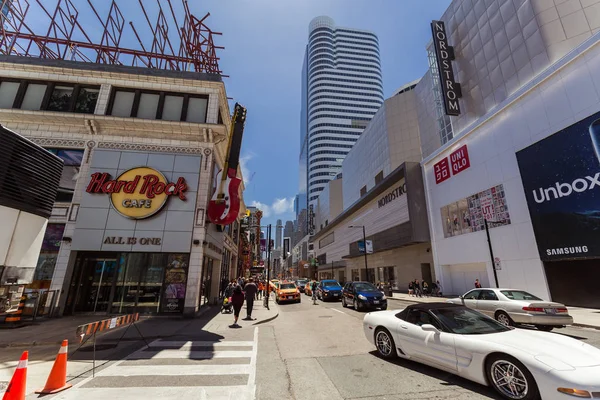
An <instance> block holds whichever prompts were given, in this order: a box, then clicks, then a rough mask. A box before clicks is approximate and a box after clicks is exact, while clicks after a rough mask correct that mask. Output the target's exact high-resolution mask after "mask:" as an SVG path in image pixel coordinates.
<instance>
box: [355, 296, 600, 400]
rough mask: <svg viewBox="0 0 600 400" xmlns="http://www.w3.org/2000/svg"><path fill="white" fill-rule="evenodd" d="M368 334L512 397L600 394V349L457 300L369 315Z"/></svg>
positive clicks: (382, 350) (386, 348)
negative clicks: (508, 321)
mask: <svg viewBox="0 0 600 400" xmlns="http://www.w3.org/2000/svg"><path fill="white" fill-rule="evenodd" d="M363 329H364V332H365V335H366V337H367V339H368V340H369V341H370V342H371V343H373V344H374V345H375V347H376V348H377V351H378V352H379V354H380V355H381V356H382V357H384V358H395V357H401V358H406V359H410V360H413V361H416V362H420V363H423V364H427V365H429V366H432V367H434V368H438V369H442V370H444V371H448V372H450V373H453V374H455V375H458V376H461V377H463V378H466V379H469V380H471V381H474V382H477V383H479V384H481V385H486V386H488V385H489V386H492V387H493V388H494V389H495V390H496V391H497V392H498V393H500V395H502V397H504V398H505V399H511V400H515V399H522V400H533V399H539V398H540V397H541V398H542V399H565V400H566V399H572V398H574V397H579V398H589V399H590V398H595V396H596V393H598V392H599V391H600V381H599V380H598V377H599V376H600V349H597V348H595V347H593V346H591V345H589V344H587V343H585V342H581V341H579V340H576V339H573V338H571V337H569V336H565V335H554V334H551V333H546V332H538V331H534V330H529V329H514V328H511V327H508V326H505V325H503V324H501V323H499V322H497V321H495V320H493V319H492V318H490V317H488V316H487V315H484V314H482V313H480V312H478V311H476V310H472V309H470V308H468V307H465V306H463V305H457V304H450V303H424V304H414V305H410V306H408V307H407V308H405V309H404V310H395V311H384V312H375V313H368V314H367V315H365V317H364V320H363Z"/></svg>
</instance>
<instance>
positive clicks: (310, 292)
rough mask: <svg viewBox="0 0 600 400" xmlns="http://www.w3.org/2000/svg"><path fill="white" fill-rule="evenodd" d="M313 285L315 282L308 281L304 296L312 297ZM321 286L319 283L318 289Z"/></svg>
mask: <svg viewBox="0 0 600 400" xmlns="http://www.w3.org/2000/svg"><path fill="white" fill-rule="evenodd" d="M312 283H313V281H308V283H307V284H306V286H304V294H305V295H307V296H311V297H312ZM318 286H319V281H317V287H318Z"/></svg>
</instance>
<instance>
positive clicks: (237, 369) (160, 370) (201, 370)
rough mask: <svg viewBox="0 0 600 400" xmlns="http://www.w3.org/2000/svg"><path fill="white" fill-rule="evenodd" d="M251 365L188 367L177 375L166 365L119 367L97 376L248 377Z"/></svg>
mask: <svg viewBox="0 0 600 400" xmlns="http://www.w3.org/2000/svg"><path fill="white" fill-rule="evenodd" d="M250 368H251V365H250V364H247V365H244V364H234V365H186V366H185V368H180V369H179V370H178V371H177V374H173V371H172V370H171V369H167V368H165V366H164V365H134V366H129V365H125V366H124V365H119V366H117V367H115V368H110V369H105V370H103V371H100V372H98V373H97V374H96V376H144V375H177V376H181V375H248V374H250Z"/></svg>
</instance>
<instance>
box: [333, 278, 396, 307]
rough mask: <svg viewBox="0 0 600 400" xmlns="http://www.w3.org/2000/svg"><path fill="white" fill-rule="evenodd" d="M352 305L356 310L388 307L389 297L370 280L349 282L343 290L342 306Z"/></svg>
mask: <svg viewBox="0 0 600 400" xmlns="http://www.w3.org/2000/svg"><path fill="white" fill-rule="evenodd" d="M349 305H351V306H352V307H354V309H355V310H356V311H362V310H363V309H373V308H380V309H382V310H385V309H387V298H386V297H385V295H384V294H383V293H381V291H380V290H378V289H377V287H376V286H375V285H373V284H372V283H370V282H349V283H347V284H346V286H344V289H343V290H342V306H343V307H348V306H349Z"/></svg>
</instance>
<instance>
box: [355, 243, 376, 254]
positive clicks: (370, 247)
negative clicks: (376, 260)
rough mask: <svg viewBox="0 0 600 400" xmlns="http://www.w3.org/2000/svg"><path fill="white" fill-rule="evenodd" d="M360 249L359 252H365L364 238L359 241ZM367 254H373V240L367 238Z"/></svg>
mask: <svg viewBox="0 0 600 400" xmlns="http://www.w3.org/2000/svg"><path fill="white" fill-rule="evenodd" d="M358 251H359V253H362V254H364V253H365V245H364V243H363V241H362V240H359V241H358ZM367 254H373V241H372V240H367Z"/></svg>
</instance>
